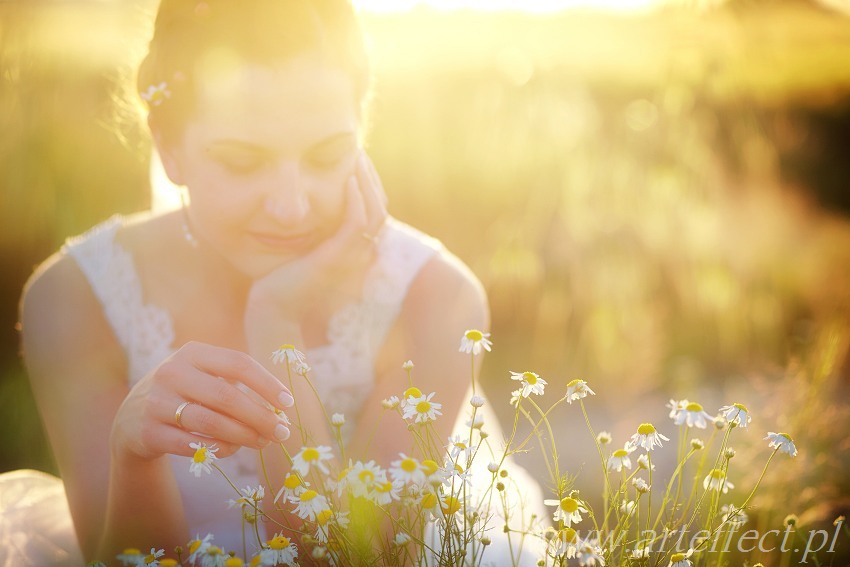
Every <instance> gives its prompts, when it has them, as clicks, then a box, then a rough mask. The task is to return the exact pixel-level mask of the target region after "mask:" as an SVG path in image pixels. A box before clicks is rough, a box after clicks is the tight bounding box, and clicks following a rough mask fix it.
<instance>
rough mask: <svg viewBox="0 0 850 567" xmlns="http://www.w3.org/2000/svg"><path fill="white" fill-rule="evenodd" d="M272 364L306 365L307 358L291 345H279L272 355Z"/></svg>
mask: <svg viewBox="0 0 850 567" xmlns="http://www.w3.org/2000/svg"><path fill="white" fill-rule="evenodd" d="M272 362H273V363H275V364H283V363H284V362H288V363H290V364H307V358H306V356H304V353H303V352H301V351H300V350H298V349H297V348H295V347H294V346H293V345H291V344H288V343H287V344H285V345H280V348H278V349H277V350H276V351H274V352H273V353H272Z"/></svg>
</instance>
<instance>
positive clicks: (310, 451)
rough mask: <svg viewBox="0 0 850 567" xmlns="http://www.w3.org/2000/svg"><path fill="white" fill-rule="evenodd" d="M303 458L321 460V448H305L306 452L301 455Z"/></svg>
mask: <svg viewBox="0 0 850 567" xmlns="http://www.w3.org/2000/svg"><path fill="white" fill-rule="evenodd" d="M301 458H302V459H304V460H305V461H308V462H309V461H318V460H319V450H318V449H316V448H315V447H307V448H306V449H304V453H303V454H302V455H301Z"/></svg>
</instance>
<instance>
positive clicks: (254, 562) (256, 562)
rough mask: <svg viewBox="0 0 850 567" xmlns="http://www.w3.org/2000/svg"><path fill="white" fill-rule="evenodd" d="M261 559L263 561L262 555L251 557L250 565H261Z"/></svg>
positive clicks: (256, 566) (254, 566)
mask: <svg viewBox="0 0 850 567" xmlns="http://www.w3.org/2000/svg"><path fill="white" fill-rule="evenodd" d="M260 561H262V556H260V555H255V556H254V557H252V558H251V562H250V563H249V564H248V565H249V567H259V565H260Z"/></svg>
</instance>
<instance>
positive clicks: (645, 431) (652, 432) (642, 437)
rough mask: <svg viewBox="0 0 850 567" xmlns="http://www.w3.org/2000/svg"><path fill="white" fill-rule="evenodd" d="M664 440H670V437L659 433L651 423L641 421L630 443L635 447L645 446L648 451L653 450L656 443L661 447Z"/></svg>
mask: <svg viewBox="0 0 850 567" xmlns="http://www.w3.org/2000/svg"><path fill="white" fill-rule="evenodd" d="M662 440H664V441H669V440H670V439H669V438H667V437H665V436H664V435H662V434H661V433H659V432H658V431H657V430H656V429H655V426H653V425H652V424H651V423H641V424H640V425H639V426H638V428H637V433H635V434H634V435H632V438H631V441H630V443H631V444H632V446H633V447H643V448H644V449H646V450H647V451H652V449H654V448H655V446H656V445H658V446H659V447H661V441H662Z"/></svg>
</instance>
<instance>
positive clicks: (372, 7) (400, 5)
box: [354, 0, 659, 13]
mask: <svg viewBox="0 0 850 567" xmlns="http://www.w3.org/2000/svg"><path fill="white" fill-rule="evenodd" d="M354 3H355V4H356V5H357V6H358V7H359V8H360V9H361V10H364V11H366V12H377V13H387V12H407V11H410V10H412V9H413V8H416V7H420V6H421V7H427V8H433V9H436V10H481V11H519V12H529V13H551V12H558V11H561V10H565V9H568V8H592V9H600V10H611V11H637V10H645V9H649V8H652V7H653V6H656V5H658V4H659V0H354Z"/></svg>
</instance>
